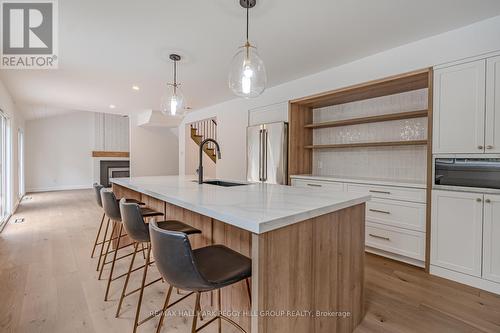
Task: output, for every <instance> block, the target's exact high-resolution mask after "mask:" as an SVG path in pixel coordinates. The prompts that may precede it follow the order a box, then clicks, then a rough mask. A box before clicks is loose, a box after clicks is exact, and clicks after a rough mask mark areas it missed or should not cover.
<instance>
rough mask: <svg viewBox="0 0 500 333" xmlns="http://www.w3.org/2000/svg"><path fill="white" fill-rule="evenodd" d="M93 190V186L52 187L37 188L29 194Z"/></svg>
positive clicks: (30, 190) (32, 189) (29, 191)
mask: <svg viewBox="0 0 500 333" xmlns="http://www.w3.org/2000/svg"><path fill="white" fill-rule="evenodd" d="M90 188H92V185H62V186H52V187H36V188H29V189H28V190H27V191H26V192H27V193H34V192H52V191H68V190H85V189H90Z"/></svg>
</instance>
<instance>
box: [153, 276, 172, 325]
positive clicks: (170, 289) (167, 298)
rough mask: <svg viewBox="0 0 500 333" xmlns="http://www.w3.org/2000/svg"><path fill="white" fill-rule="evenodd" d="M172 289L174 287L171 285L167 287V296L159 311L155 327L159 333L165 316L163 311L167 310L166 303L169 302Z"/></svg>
mask: <svg viewBox="0 0 500 333" xmlns="http://www.w3.org/2000/svg"><path fill="white" fill-rule="evenodd" d="M172 289H174V287H172V286H170V287H168V291H167V297H165V303H164V304H163V309H162V311H161V315H160V321H159V322H158V327H157V328H156V333H160V331H161V327H162V326H163V319H164V318H165V313H166V312H167V308H168V303H169V302H170V296H171V295H172Z"/></svg>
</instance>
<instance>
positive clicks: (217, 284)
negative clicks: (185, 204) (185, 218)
mask: <svg viewBox="0 0 500 333" xmlns="http://www.w3.org/2000/svg"><path fill="white" fill-rule="evenodd" d="M149 230H150V237H151V245H152V248H153V255H154V257H155V259H156V267H157V268H158V270H159V271H160V273H161V275H162V276H163V278H164V279H165V281H167V282H168V283H169V284H170V287H169V288H168V291H167V297H166V298H165V303H164V305H163V310H162V312H161V317H160V322H159V323H158V328H157V330H156V332H157V333H159V332H160V331H161V327H162V325H163V320H164V318H165V313H166V310H167V308H169V307H170V306H171V305H169V301H170V296H171V294H172V289H173V288H178V289H182V290H187V291H191V292H194V293H196V301H195V306H194V309H195V310H194V316H193V322H192V326H191V332H192V333H195V332H198V331H200V330H202V329H204V328H205V327H207V326H208V325H210V324H211V323H213V322H214V321H216V320H217V322H218V331H219V332H221V329H222V320H225V321H227V322H228V323H230V324H232V325H233V326H234V327H236V328H237V329H238V330H240V331H242V332H245V330H244V329H243V328H242V327H241V326H240V325H238V324H237V323H236V322H234V321H233V320H231V319H229V318H228V317H225V316H223V315H222V314H221V293H220V290H221V288H223V287H226V286H229V285H232V284H234V283H237V282H240V281H242V280H245V281H246V283H247V292H248V296H249V298H250V299H251V295H250V289H249V284H248V278H250V277H251V275H252V261H251V259H250V258H247V257H245V256H244V255H242V254H239V253H238V252H235V251H233V250H231V249H230V248H228V247H225V246H223V245H211V246H206V247H203V248H199V249H195V250H192V248H191V244H190V242H189V239H188V237H187V235H186V234H184V233H181V232H177V231H170V230H163V229H161V228H160V227H159V226H158V224H157V223H155V222H151V223H150V224H149ZM167 253H168V255H165V254H167ZM213 290H217V304H218V308H219V314H218V315H217V316H216V317H214V318H212V319H210V320H209V321H208V322H206V323H205V324H203V325H202V326H201V327H199V328H196V324H197V319H198V313H199V311H200V296H201V293H203V292H209V291H213ZM245 333H246V332H245Z"/></svg>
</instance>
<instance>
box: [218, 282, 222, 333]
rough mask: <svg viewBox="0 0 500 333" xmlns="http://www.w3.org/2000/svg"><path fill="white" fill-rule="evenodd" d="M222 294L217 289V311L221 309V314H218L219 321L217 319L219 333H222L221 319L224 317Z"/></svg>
mask: <svg viewBox="0 0 500 333" xmlns="http://www.w3.org/2000/svg"><path fill="white" fill-rule="evenodd" d="M220 294H221V291H220V289H217V309H219V313H218V314H217V315H218V316H219V319H217V328H218V332H219V333H222V319H221V318H220V316H222V300H221V295H220Z"/></svg>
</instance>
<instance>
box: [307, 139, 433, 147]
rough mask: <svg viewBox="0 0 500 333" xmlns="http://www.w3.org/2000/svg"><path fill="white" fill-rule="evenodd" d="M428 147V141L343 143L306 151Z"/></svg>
mask: <svg viewBox="0 0 500 333" xmlns="http://www.w3.org/2000/svg"><path fill="white" fill-rule="evenodd" d="M423 145H427V140H413V141H386V142H357V143H342V144H334V145H311V146H304V148H306V149H343V148H365V147H389V146H423Z"/></svg>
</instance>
